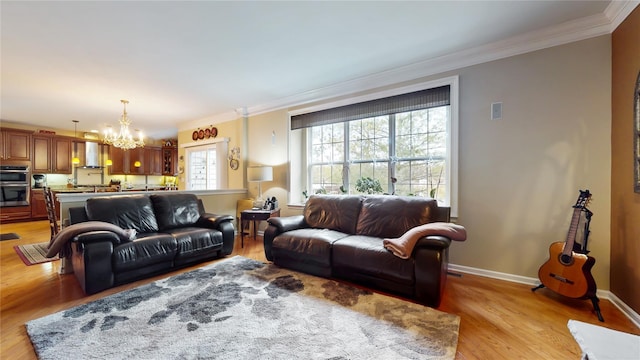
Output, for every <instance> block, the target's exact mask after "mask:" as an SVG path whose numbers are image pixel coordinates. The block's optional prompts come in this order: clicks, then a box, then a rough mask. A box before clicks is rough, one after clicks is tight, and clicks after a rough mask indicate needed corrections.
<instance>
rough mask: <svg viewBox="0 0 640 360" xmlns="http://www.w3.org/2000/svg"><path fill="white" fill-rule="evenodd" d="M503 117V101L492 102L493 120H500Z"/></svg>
mask: <svg viewBox="0 0 640 360" xmlns="http://www.w3.org/2000/svg"><path fill="white" fill-rule="evenodd" d="M500 119H502V103H501V102H494V103H491V120H500Z"/></svg>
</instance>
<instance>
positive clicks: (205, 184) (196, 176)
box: [187, 146, 217, 190]
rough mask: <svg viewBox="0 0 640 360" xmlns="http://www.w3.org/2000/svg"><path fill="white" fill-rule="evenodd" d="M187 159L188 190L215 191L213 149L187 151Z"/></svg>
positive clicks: (214, 156) (214, 154)
mask: <svg viewBox="0 0 640 360" xmlns="http://www.w3.org/2000/svg"><path fill="white" fill-rule="evenodd" d="M187 158H188V159H189V181H188V186H189V190H207V189H215V188H216V182H217V181H216V178H217V176H216V175H217V174H216V149H215V147H213V146H208V147H205V148H204V149H198V148H193V149H189V150H187Z"/></svg>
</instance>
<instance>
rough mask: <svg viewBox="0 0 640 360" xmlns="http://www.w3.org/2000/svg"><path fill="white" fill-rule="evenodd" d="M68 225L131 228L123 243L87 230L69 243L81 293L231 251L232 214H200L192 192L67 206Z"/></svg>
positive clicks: (97, 199) (106, 233)
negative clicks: (131, 236) (132, 236)
mask: <svg viewBox="0 0 640 360" xmlns="http://www.w3.org/2000/svg"><path fill="white" fill-rule="evenodd" d="M69 218H70V222H71V224H77V223H81V222H85V221H101V222H107V223H111V224H114V225H117V226H119V227H121V228H122V229H134V230H135V231H136V233H137V234H136V237H135V239H133V240H132V241H128V240H125V241H123V240H122V239H121V238H120V237H119V236H118V235H116V234H115V233H113V232H110V231H89V232H85V233H82V234H80V235H77V236H75V237H74V238H73V239H72V240H71V241H72V244H71V250H72V263H73V271H74V273H75V275H76V278H77V279H78V281H79V282H80V285H81V286H82V290H84V292H85V293H86V294H93V293H96V292H99V291H102V290H105V289H108V288H111V287H113V286H116V285H120V284H124V283H128V282H131V281H134V280H137V279H140V278H145V277H149V276H152V275H155V274H158V273H163V272H167V271H170V270H172V269H174V268H178V267H183V266H187V265H191V264H194V263H199V262H203V261H207V260H211V259H215V258H218V257H222V256H225V255H229V254H231V252H232V250H233V242H234V227H233V220H234V217H233V216H231V215H215V214H209V213H205V211H204V208H203V206H202V202H201V201H200V200H199V199H198V198H197V197H196V195H194V194H185V193H169V192H168V193H166V194H152V195H121V196H109V197H95V198H91V199H88V200H87V202H86V203H85V206H84V207H74V208H70V209H69Z"/></svg>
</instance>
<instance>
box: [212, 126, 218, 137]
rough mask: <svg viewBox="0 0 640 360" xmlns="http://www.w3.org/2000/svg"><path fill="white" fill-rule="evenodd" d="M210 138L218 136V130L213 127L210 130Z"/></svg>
mask: <svg viewBox="0 0 640 360" xmlns="http://www.w3.org/2000/svg"><path fill="white" fill-rule="evenodd" d="M211 136H213V137H216V136H218V128H215V127H212V128H211Z"/></svg>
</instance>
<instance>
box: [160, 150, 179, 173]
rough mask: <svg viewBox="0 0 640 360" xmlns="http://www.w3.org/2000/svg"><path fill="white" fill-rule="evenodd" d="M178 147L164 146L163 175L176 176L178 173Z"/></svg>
mask: <svg viewBox="0 0 640 360" xmlns="http://www.w3.org/2000/svg"><path fill="white" fill-rule="evenodd" d="M177 163H178V148H177V147H175V146H168V147H163V148H162V175H167V176H175V174H177V173H178V167H177Z"/></svg>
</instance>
